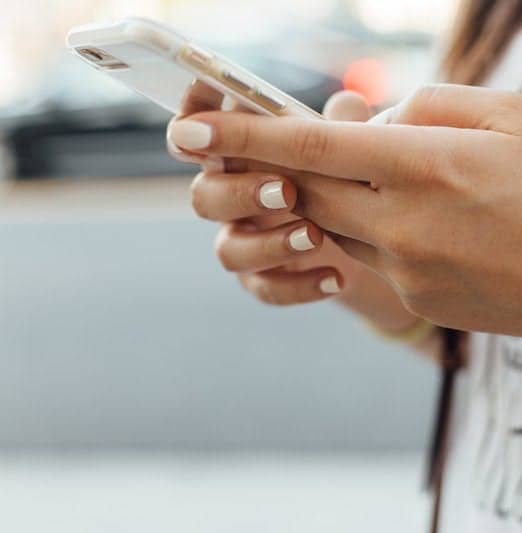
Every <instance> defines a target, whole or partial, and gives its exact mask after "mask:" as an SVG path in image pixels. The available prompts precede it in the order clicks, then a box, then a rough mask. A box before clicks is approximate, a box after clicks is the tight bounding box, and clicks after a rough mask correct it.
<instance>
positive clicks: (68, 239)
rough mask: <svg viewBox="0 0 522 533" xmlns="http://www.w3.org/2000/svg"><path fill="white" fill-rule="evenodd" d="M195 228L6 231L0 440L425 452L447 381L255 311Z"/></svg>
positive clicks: (329, 317) (279, 314)
mask: <svg viewBox="0 0 522 533" xmlns="http://www.w3.org/2000/svg"><path fill="white" fill-rule="evenodd" d="M213 234H214V228H213V226H212V225H210V224H206V223H203V222H196V221H193V220H190V219H179V220H148V221H147V220H141V221H140V220H131V219H129V220H119V221H116V220H115V221H112V222H111V221H105V222H101V221H100V222H76V223H68V224H64V223H47V224H31V223H18V224H8V223H2V224H1V225H0V245H1V248H0V275H1V279H0V282H1V284H0V341H1V353H0V446H4V447H12V446H16V447H20V446H23V447H35V446H61V447H63V446H158V447H166V446H169V447H170V446H174V447H180V448H190V449H237V448H241V449H244V448H246V449H288V450H296V449H297V450H299V449H317V450H331V449H346V448H348V449H366V450H368V449H370V450H371V449H388V448H394V449H412V448H413V449H415V448H418V447H420V446H422V445H423V444H424V441H425V438H426V432H427V429H428V425H429V422H430V420H431V402H432V397H433V391H434V388H435V387H434V386H435V382H436V373H435V372H434V369H432V368H431V366H430V365H429V364H427V363H426V362H424V361H421V360H420V358H416V357H414V356H412V355H410V354H405V353H404V352H403V351H402V350H401V349H399V348H397V347H390V346H388V345H384V344H383V343H381V342H379V341H377V340H375V339H372V338H371V337H370V335H369V334H368V333H367V332H366V331H365V329H364V327H362V326H361V325H360V324H359V323H358V322H357V321H356V320H354V319H353V318H351V317H350V316H349V315H348V314H347V313H344V312H342V311H341V310H339V309H337V308H336V307H335V306H333V305H332V304H329V303H328V304H320V305H311V306H307V307H302V308H292V309H275V308H269V307H264V306H261V305H260V304H258V303H256V302H254V301H253V300H252V299H251V298H250V297H249V296H248V295H247V294H246V293H244V292H243V291H242V290H241V289H240V288H239V287H238V284H237V283H236V281H235V280H234V278H233V277H232V276H231V275H230V274H225V273H224V272H222V271H221V269H220V267H219V265H218V264H217V261H216V260H215V259H214V258H213V256H212V251H211V248H212V246H211V243H212V240H213Z"/></svg>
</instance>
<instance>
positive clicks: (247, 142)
mask: <svg viewBox="0 0 522 533" xmlns="http://www.w3.org/2000/svg"><path fill="white" fill-rule="evenodd" d="M252 128H253V125H252V123H251V121H250V120H238V121H237V130H236V132H235V134H234V135H232V136H230V137H229V139H231V141H232V142H233V143H234V153H235V155H236V156H242V155H244V154H247V153H248V151H249V149H250V146H251V141H252Z"/></svg>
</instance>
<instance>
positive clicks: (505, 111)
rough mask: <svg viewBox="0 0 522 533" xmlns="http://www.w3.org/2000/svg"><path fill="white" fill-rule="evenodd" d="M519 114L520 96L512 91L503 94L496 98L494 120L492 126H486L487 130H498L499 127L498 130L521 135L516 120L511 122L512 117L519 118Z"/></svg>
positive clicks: (520, 106) (521, 108) (520, 112)
mask: <svg viewBox="0 0 522 533" xmlns="http://www.w3.org/2000/svg"><path fill="white" fill-rule="evenodd" d="M521 114H522V95H520V93H517V92H514V91H510V92H505V93H503V94H502V95H501V96H499V98H498V102H497V105H496V113H495V118H494V119H493V121H492V124H491V125H489V126H488V129H492V130H498V129H499V126H500V128H501V129H502V130H503V131H506V132H507V133H511V134H515V135H521V134H522V126H521V125H520V122H519V121H518V120H516V119H515V120H513V117H519V116H520V115H521ZM497 123H498V126H497ZM503 125H505V126H503ZM508 125H509V126H508Z"/></svg>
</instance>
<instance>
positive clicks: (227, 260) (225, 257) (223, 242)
mask: <svg viewBox="0 0 522 533" xmlns="http://www.w3.org/2000/svg"><path fill="white" fill-rule="evenodd" d="M229 238H230V237H229V231H228V230H227V229H226V228H224V229H223V230H222V231H220V232H219V233H218V236H217V238H216V241H215V244H214V251H215V254H216V256H217V258H218V259H219V262H220V263H221V265H222V266H223V268H224V269H225V270H226V271H228V272H234V271H235V270H236V269H237V265H236V262H235V260H234V257H233V255H232V254H231V253H230V249H229V246H228V243H229Z"/></svg>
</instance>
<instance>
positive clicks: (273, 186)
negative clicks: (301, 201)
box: [259, 181, 288, 209]
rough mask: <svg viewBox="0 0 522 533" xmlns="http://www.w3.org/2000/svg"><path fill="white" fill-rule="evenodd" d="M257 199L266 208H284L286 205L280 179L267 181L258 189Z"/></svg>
mask: <svg viewBox="0 0 522 533" xmlns="http://www.w3.org/2000/svg"><path fill="white" fill-rule="evenodd" d="M259 200H260V201H261V203H262V204H263V205H264V206H265V207H266V208H267V209H284V208H285V207H288V204H287V203H286V200H285V196H284V194H283V182H282V181H269V182H268V183H265V184H263V185H262V187H261V189H259Z"/></svg>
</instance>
